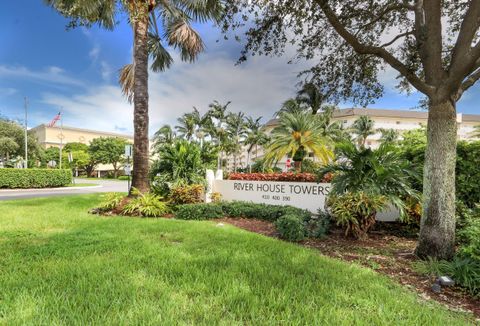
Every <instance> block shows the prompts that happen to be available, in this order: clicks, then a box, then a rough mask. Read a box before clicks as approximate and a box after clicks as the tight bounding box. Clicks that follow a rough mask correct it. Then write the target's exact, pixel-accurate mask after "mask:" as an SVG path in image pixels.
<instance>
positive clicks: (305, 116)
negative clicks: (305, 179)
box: [265, 112, 333, 170]
mask: <svg viewBox="0 0 480 326" xmlns="http://www.w3.org/2000/svg"><path fill="white" fill-rule="evenodd" d="M279 124H280V125H279V126H278V127H276V128H275V129H273V131H272V135H271V142H270V144H269V145H268V147H267V150H266V155H265V158H266V160H267V162H269V163H272V162H273V161H278V160H280V159H282V158H283V157H285V155H287V154H290V155H291V156H292V157H293V159H294V161H295V164H296V168H297V170H300V168H301V162H302V161H303V159H304V158H305V157H306V156H307V154H308V152H313V154H314V155H315V157H317V158H319V159H320V160H321V161H322V162H323V163H324V164H326V163H328V162H329V161H330V160H331V158H332V157H333V153H332V150H331V149H330V145H329V144H330V143H331V142H330V140H329V139H328V138H327V137H324V136H323V135H322V127H321V124H320V123H319V121H318V117H316V116H313V117H312V115H311V114H310V113H307V112H295V113H283V114H281V115H280V118H279Z"/></svg>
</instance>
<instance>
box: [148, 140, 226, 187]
mask: <svg viewBox="0 0 480 326" xmlns="http://www.w3.org/2000/svg"><path fill="white" fill-rule="evenodd" d="M206 144H207V143H205V144H204V146H203V147H200V145H199V144H198V143H197V142H189V141H187V140H184V139H175V141H174V142H173V144H171V145H167V144H166V145H164V146H162V147H160V148H158V151H157V154H158V156H159V157H158V159H157V160H155V161H154V162H153V164H152V167H151V170H150V177H151V179H152V181H153V184H152V187H153V188H154V191H155V192H156V193H158V194H160V195H162V196H167V195H168V194H169V193H170V190H171V189H172V188H173V187H175V186H176V185H191V184H203V183H204V182H205V178H204V175H205V169H206V168H210V167H212V165H214V164H215V163H214V162H215V160H216V152H215V151H211V150H212V149H211V148H209V146H208V145H206ZM206 150H209V151H210V152H209V153H204V151H206Z"/></svg>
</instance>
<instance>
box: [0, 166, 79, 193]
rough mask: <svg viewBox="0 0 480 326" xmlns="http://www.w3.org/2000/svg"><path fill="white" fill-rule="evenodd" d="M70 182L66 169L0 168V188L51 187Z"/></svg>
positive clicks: (70, 175) (69, 175)
mask: <svg viewBox="0 0 480 326" xmlns="http://www.w3.org/2000/svg"><path fill="white" fill-rule="evenodd" d="M71 182H72V171H71V170H68V169H61V170H60V169H0V188H8V189H15V188H24V189H25V188H53V187H64V186H66V185H68V184H70V183H71Z"/></svg>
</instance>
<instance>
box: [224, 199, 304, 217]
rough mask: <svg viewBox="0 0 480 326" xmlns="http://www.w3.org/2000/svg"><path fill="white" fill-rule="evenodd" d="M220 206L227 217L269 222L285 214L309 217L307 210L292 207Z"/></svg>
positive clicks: (227, 204) (227, 203) (244, 204)
mask: <svg viewBox="0 0 480 326" xmlns="http://www.w3.org/2000/svg"><path fill="white" fill-rule="evenodd" d="M221 205H222V209H223V211H224V212H225V215H227V216H230V217H245V218H257V219H259V220H264V221H270V222H274V221H276V220H277V219H278V218H280V216H283V215H287V214H294V215H299V216H300V218H301V219H309V218H310V215H311V214H310V212H308V211H307V210H304V209H301V208H296V207H293V206H280V205H267V204H257V203H250V202H241V201H232V202H222V203H221Z"/></svg>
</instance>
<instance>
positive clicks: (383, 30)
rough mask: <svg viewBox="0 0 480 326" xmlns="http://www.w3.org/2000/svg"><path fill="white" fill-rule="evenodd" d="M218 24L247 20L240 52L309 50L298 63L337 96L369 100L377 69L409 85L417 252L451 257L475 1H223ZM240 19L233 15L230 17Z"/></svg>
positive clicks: (478, 6)
mask: <svg viewBox="0 0 480 326" xmlns="http://www.w3.org/2000/svg"><path fill="white" fill-rule="evenodd" d="M228 3H229V6H228V10H227V14H226V17H225V26H224V28H225V30H228V29H230V28H232V27H233V28H236V27H242V26H246V24H245V22H244V20H248V19H252V20H253V22H248V27H246V29H247V31H246V36H247V41H246V47H245V50H244V52H243V53H242V57H241V59H246V58H247V56H248V55H249V54H251V53H254V54H272V55H275V54H283V53H284V51H285V46H286V45H287V44H288V45H290V44H294V46H295V45H296V49H297V58H296V59H298V58H300V59H304V58H306V59H315V63H316V64H315V65H314V66H313V67H312V68H311V69H309V71H308V72H307V73H308V74H309V75H310V76H311V80H312V81H313V82H315V83H316V84H322V83H323V82H329V83H332V85H334V86H335V89H336V95H337V97H338V98H339V99H349V100H353V101H356V102H359V103H362V104H368V103H369V102H370V101H371V100H372V99H374V98H375V97H378V96H380V95H381V94H382V91H383V90H382V85H381V83H380V82H379V78H378V77H379V72H380V71H382V70H384V69H392V73H396V74H397V75H398V77H399V81H400V85H399V86H400V87H401V88H403V89H404V90H406V91H409V90H411V89H412V88H415V89H416V90H418V91H419V92H421V93H423V94H424V95H425V97H426V101H425V102H426V104H427V106H428V109H429V117H428V145H427V149H426V161H425V166H424V170H425V173H424V189H423V198H424V204H423V208H424V211H423V216H422V222H421V230H420V237H419V243H418V246H417V249H416V252H417V254H418V255H419V256H421V257H426V256H433V257H437V258H447V259H448V258H451V257H452V256H453V254H454V248H455V246H454V244H455V152H456V133H457V124H456V103H457V102H458V100H460V98H461V97H462V95H463V94H464V93H465V92H466V91H467V90H468V89H469V88H471V87H472V86H473V85H474V84H475V83H476V82H477V80H478V79H479V78H480V38H479V34H478V30H479V27H480V1H478V0H443V1H440V0H380V1H371V0H296V1H290V0H278V1H265V0H228ZM237 18H239V19H237Z"/></svg>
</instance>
